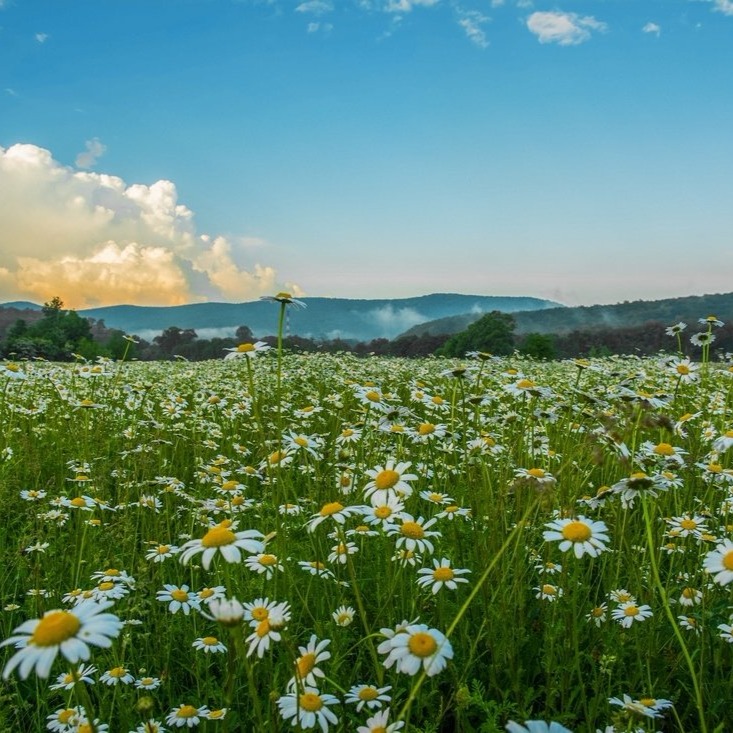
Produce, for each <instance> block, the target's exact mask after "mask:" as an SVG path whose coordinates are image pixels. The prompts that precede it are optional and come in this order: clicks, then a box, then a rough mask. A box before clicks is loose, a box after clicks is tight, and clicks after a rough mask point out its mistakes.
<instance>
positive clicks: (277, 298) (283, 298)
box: [260, 292, 306, 308]
mask: <svg viewBox="0 0 733 733" xmlns="http://www.w3.org/2000/svg"><path fill="white" fill-rule="evenodd" d="M260 300H266V301H269V302H270V303H280V305H281V306H283V307H285V306H288V305H294V306H295V307H296V308H305V305H306V304H305V303H304V302H303V301H302V300H296V299H295V298H294V297H293V296H292V295H291V294H290V293H286V292H280V293H277V295H261V296H260Z"/></svg>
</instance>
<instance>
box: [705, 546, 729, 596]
mask: <svg viewBox="0 0 733 733" xmlns="http://www.w3.org/2000/svg"><path fill="white" fill-rule="evenodd" d="M702 564H703V567H704V568H705V570H706V571H707V572H708V573H714V574H715V577H714V578H713V580H714V581H715V582H716V583H718V585H728V583H731V582H733V541H731V540H723V542H721V543H720V544H719V545H717V546H716V548H715V549H714V550H712V551H711V552H708V554H707V555H705V559H704V560H703V563H702Z"/></svg>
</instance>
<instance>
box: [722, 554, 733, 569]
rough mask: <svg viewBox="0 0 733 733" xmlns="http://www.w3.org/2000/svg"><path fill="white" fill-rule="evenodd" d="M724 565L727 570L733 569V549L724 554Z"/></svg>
mask: <svg viewBox="0 0 733 733" xmlns="http://www.w3.org/2000/svg"><path fill="white" fill-rule="evenodd" d="M723 567H724V568H725V569H726V570H733V550H728V552H726V553H725V555H723Z"/></svg>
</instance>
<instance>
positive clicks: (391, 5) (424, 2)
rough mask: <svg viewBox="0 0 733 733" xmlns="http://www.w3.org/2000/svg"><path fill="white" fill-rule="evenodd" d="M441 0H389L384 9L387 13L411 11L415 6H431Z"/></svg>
mask: <svg viewBox="0 0 733 733" xmlns="http://www.w3.org/2000/svg"><path fill="white" fill-rule="evenodd" d="M439 2H440V0H388V2H387V4H386V5H385V7H384V10H385V11H386V12H387V13H409V12H410V11H411V10H412V9H413V8H418V7H421V6H422V7H424V8H429V7H432V6H433V5H437V4H438V3H439Z"/></svg>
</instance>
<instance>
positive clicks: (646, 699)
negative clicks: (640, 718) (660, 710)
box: [639, 697, 657, 708]
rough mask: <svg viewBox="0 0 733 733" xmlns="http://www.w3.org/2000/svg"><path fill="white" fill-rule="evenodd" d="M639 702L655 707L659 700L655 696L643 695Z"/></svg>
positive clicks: (648, 706) (645, 705)
mask: <svg viewBox="0 0 733 733" xmlns="http://www.w3.org/2000/svg"><path fill="white" fill-rule="evenodd" d="M639 702H640V703H641V704H642V705H643V706H644V707H647V708H653V707H654V706H655V705H656V704H657V701H656V700H655V699H654V698H653V697H642V698H641V700H639Z"/></svg>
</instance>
